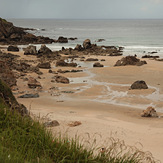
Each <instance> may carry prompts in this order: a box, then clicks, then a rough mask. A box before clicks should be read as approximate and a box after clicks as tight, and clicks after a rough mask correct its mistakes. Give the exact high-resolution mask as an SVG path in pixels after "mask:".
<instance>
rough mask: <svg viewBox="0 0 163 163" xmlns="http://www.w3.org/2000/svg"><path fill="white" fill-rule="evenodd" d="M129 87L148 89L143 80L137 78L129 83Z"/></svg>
mask: <svg viewBox="0 0 163 163" xmlns="http://www.w3.org/2000/svg"><path fill="white" fill-rule="evenodd" d="M130 89H148V86H147V84H146V82H145V81H143V80H138V81H136V82H134V83H133V84H132V85H131V87H130Z"/></svg>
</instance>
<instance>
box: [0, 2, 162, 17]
mask: <svg viewBox="0 0 163 163" xmlns="http://www.w3.org/2000/svg"><path fill="white" fill-rule="evenodd" d="M0 17H2V18H55V19H137V18H139V19H140V18H142V19H144V18H148V19H154V18H156V19H163V0H0Z"/></svg>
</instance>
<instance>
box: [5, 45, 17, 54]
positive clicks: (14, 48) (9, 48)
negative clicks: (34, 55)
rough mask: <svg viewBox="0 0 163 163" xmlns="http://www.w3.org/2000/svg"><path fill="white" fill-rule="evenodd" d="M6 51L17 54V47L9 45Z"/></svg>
mask: <svg viewBox="0 0 163 163" xmlns="http://www.w3.org/2000/svg"><path fill="white" fill-rule="evenodd" d="M7 50H8V51H13V52H18V51H19V48H18V47H17V46H13V45H10V46H8V48H7Z"/></svg>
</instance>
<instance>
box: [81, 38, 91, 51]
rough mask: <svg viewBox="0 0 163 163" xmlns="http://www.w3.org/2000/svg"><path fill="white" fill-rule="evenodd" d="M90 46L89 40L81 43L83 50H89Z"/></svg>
mask: <svg viewBox="0 0 163 163" xmlns="http://www.w3.org/2000/svg"><path fill="white" fill-rule="evenodd" d="M91 47H92V46H91V40H90V39H86V40H85V41H84V42H83V48H84V49H90V48H91Z"/></svg>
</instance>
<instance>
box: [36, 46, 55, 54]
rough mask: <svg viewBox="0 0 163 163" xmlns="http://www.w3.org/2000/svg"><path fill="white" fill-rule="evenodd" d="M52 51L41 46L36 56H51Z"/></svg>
mask: <svg viewBox="0 0 163 163" xmlns="http://www.w3.org/2000/svg"><path fill="white" fill-rule="evenodd" d="M51 53H52V51H51V50H50V49H49V48H48V47H46V45H41V48H40V49H39V50H38V55H40V54H51Z"/></svg>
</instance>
